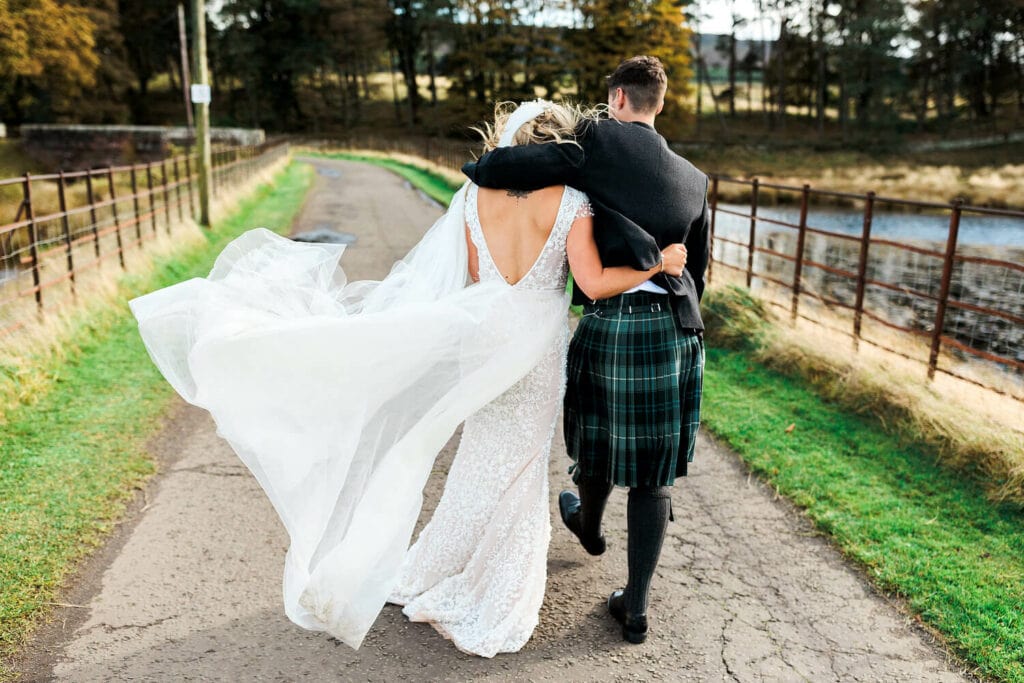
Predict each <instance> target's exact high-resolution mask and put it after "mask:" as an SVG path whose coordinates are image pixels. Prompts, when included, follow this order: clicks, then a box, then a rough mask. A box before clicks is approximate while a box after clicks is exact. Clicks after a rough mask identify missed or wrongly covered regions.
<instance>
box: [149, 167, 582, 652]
mask: <svg viewBox="0 0 1024 683" xmlns="http://www.w3.org/2000/svg"><path fill="white" fill-rule="evenodd" d="M467 186H468V184H467V185H466V186H463V188H462V189H461V190H460V191H459V192H458V193H456V195H455V197H454V198H453V200H452V203H451V206H450V207H449V210H448V212H447V213H446V214H445V215H444V216H443V217H442V218H441V219H439V220H438V221H437V223H435V224H434V226H433V227H432V228H431V229H430V230H429V231H427V233H426V234H425V235H424V237H423V239H422V240H421V241H420V243H419V244H418V245H417V246H416V247H415V248H414V249H413V250H412V251H411V252H410V253H409V254H408V255H407V256H406V257H405V258H403V259H402V260H401V261H399V262H398V263H396V264H395V266H394V267H393V269H392V270H391V272H390V274H389V275H388V276H387V277H385V278H384V279H383V280H380V281H359V282H348V281H347V278H346V276H345V272H344V270H343V268H342V267H341V266H340V264H339V260H340V259H341V257H342V254H343V251H344V247H343V246H341V245H322V244H303V243H297V242H292V241H291V240H289V239H287V238H284V237H281V236H279V235H276V234H274V233H273V232H271V231H269V230H265V229H255V230H250V231H248V232H246V233H244V234H243V235H241V236H240V237H239V238H237V239H236V240H234V241H233V242H232V243H230V244H229V245H228V246H227V247H226V248H225V249H224V251H223V252H222V253H221V254H220V256H218V258H217V261H216V263H215V264H214V267H213V270H212V271H211V272H210V274H209V276H208V277H205V278H193V279H191V280H187V281H185V282H181V283H179V284H176V285H172V286H170V287H166V288H164V289H161V290H157V291H155V292H152V293H150V294H147V295H145V296H142V297H139V298H137V299H134V300H132V301H131V302H130V304H131V309H132V312H133V313H134V314H135V317H136V318H137V320H138V323H139V332H140V334H141V336H142V339H143V341H144V342H145V344H146V348H147V350H148V351H149V354H150V357H151V358H152V360H153V362H154V363H155V364H156V366H157V367H158V368H159V369H160V371H161V373H162V374H163V375H164V377H165V378H166V379H167V380H168V382H170V384H171V385H172V386H173V387H174V389H175V390H176V391H177V392H178V393H179V394H180V395H181V396H182V397H183V398H184V399H185V400H186V401H188V402H190V403H192V404H194V405H197V406H199V407H202V408H205V409H206V410H208V411H209V412H210V414H211V416H212V417H213V419H214V421H215V422H216V425H217V433H218V434H219V435H220V436H221V437H223V438H224V439H225V440H226V441H228V443H229V444H230V445H231V447H232V448H233V449H234V451H235V452H236V453H237V454H238V456H239V458H240V459H241V460H242V462H243V463H245V465H246V466H247V467H248V468H249V470H250V471H251V472H252V474H253V476H254V477H255V478H256V479H257V481H258V482H259V484H260V486H261V487H262V488H263V490H264V492H265V493H266V495H267V497H268V499H269V501H270V502H271V504H272V505H273V506H274V509H275V510H276V512H277V514H278V516H279V517H280V519H281V522H282V524H283V525H284V527H285V529H286V531H287V532H288V535H289V539H290V545H289V548H288V553H287V556H286V557H285V558H284V560H285V561H284V581H283V584H284V585H283V597H284V609H285V613H286V614H287V615H288V618H289V619H291V620H292V621H293V622H295V623H296V624H298V625H299V626H301V627H303V628H306V629H310V630H316V631H326V632H327V633H330V634H331V635H333V636H335V637H336V638H338V639H339V640H341V641H343V642H344V643H346V644H348V645H350V646H351V647H353V648H358V647H359V646H360V644H361V643H362V641H363V638H364V637H365V635H366V633H367V631H368V630H369V628H370V627H371V626H372V624H373V622H374V621H375V620H376V618H377V616H378V615H379V613H380V611H381V609H382V608H383V606H384V604H385V603H386V601H387V599H388V598H389V597H401V596H404V597H405V598H406V602H408V603H409V604H408V605H407V609H408V610H409V613H410V614H412V615H413V616H414V618H422V619H430V620H432V621H434V622H435V623H436V624H438V626H439V627H440V628H442V629H448V630H449V632H450V633H451V634H452V635H453V636H455V637H456V638H457V640H456V642H457V643H460V647H464V648H465V649H467V650H468V651H475V652H478V653H480V654H487V653H490V654H493V653H494V652H497V651H501V650H505V649H514V648H515V647H517V646H518V645H521V644H522V643H523V642H525V640H526V638H527V637H529V633H530V631H531V630H532V628H533V624H534V623H535V622H536V616H537V610H538V608H539V606H540V601H541V596H542V593H543V584H544V563H543V562H544V555H545V550H546V548H547V538H548V529H547V523H548V522H547V505H546V503H545V501H546V496H547V489H546V486H547V485H546V482H545V477H544V473H545V468H544V464H543V461H544V459H545V458H546V457H547V448H548V445H549V441H550V438H551V432H552V429H553V426H554V416H555V413H556V411H557V408H558V403H559V395H560V393H561V387H562V381H563V380H562V374H563V370H562V362H563V357H564V353H565V335H566V332H565V327H566V309H567V305H568V299H567V296H566V294H565V289H564V288H565V278H566V265H565V233H566V232H567V231H568V229H569V225H570V224H571V223H572V218H573V216H574V215H576V213H577V212H578V211H581V210H584V209H583V207H585V206H586V204H585V199H584V198H583V196H582V195H580V194H579V193H578V192H575V191H573V190H566V193H565V195H564V197H563V200H562V205H561V208H560V211H559V214H558V220H557V224H556V226H555V228H554V229H553V230H552V233H551V237H550V239H549V240H548V243H547V244H546V246H545V247H544V250H543V252H542V254H541V256H540V257H539V258H538V259H537V263H536V264H535V265H534V266H533V268H532V270H531V271H530V272H529V273H528V275H527V276H526V277H525V278H524V279H523V281H522V282H520V283H518V284H517V285H516V286H514V287H513V286H509V285H508V284H506V283H505V282H504V281H503V280H502V279H501V277H500V276H499V275H498V273H497V271H496V269H495V267H494V265H493V262H492V261H491V260H490V257H489V255H488V252H487V248H486V244H485V243H484V240H483V237H482V232H481V230H480V227H479V221H478V220H476V218H475V217H476V202H475V189H474V190H473V191H472V194H473V199H474V201H473V202H471V203H470V210H469V211H468V214H467V211H466V208H465V206H466V202H465V197H466V191H467ZM467 215H468V216H469V218H470V224H471V225H472V226H474V227H473V235H474V240H475V241H476V243H477V247H478V249H479V251H480V270H481V279H482V282H480V283H479V284H473V285H471V286H467V263H468V254H467V251H468V250H467V246H466V239H465V230H466V228H465V226H466V217H467ZM513 387H514V388H513ZM492 401H494V403H493V404H491V402H492ZM489 404H490V405H489ZM467 419H468V424H467V427H466V432H465V435H464V438H463V442H464V444H465V448H464V449H463V452H462V453H461V454H460V457H459V458H458V460H457V464H456V467H455V470H454V471H453V474H452V479H451V483H450V486H449V488H448V490H447V491H446V493H445V501H444V502H443V503H442V505H441V507H440V508H439V511H438V514H437V516H436V519H435V521H434V522H433V523H432V524H431V530H430V531H429V532H425V533H424V535H422V536H421V539H420V541H419V542H418V543H417V545H416V547H415V548H414V549H413V551H412V552H411V554H410V552H409V543H410V540H411V538H412V533H413V529H414V527H415V525H416V520H417V518H418V517H419V514H420V510H421V508H422V502H423V501H422V491H423V487H424V485H425V484H426V481H427V478H428V477H429V475H430V472H431V470H432V468H433V464H434V461H435V459H436V457H437V454H438V453H439V452H440V450H441V449H442V448H443V447H444V444H445V443H446V442H447V441H448V440H449V439H450V438H451V436H452V434H453V433H454V432H455V430H456V429H457V427H458V426H459V424H461V423H463V422H464V421H467ZM502 446H504V447H505V448H501V447H502ZM485 483H486V485H487V486H488V487H489V488H487V489H486V491H487V492H488V493H487V496H486V500H485V501H482V504H481V506H480V507H472V506H474V505H476V503H474V502H473V501H472V500H470V499H472V498H479V497H480V495H481V493H482V492H483V491H484V490H485V489H484V488H482V486H483V485H484V484H485ZM470 488H472V492H470ZM407 558H408V561H406V560H407ZM420 572H422V576H417V574H418V573H420ZM396 587H397V588H396ZM520 591H523V592H520Z"/></svg>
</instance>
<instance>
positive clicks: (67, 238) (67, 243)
mask: <svg viewBox="0 0 1024 683" xmlns="http://www.w3.org/2000/svg"><path fill="white" fill-rule="evenodd" d="M57 199H58V201H59V202H60V223H61V229H62V231H63V233H64V248H65V249H66V250H67V254H68V277H69V278H70V280H71V296H73V297H77V296H78V292H77V291H76V290H75V255H74V253H73V252H74V249H73V246H72V244H71V221H70V220H69V219H68V198H67V181H66V180H65V179H64V171H61V172H60V174H59V175H58V176H57Z"/></svg>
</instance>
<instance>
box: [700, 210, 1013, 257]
mask: <svg viewBox="0 0 1024 683" xmlns="http://www.w3.org/2000/svg"><path fill="white" fill-rule="evenodd" d="M718 206H719V208H725V209H729V210H732V211H736V212H738V213H744V214H749V213H750V206H749V205H747V204H726V203H720V204H719V205H718ZM757 214H758V216H759V217H766V218H771V219H774V220H779V221H784V222H786V223H792V224H794V225H796V224H798V223H799V222H800V207H798V206H785V207H777V206H761V207H758V210H757ZM863 224H864V214H863V213H861V212H858V211H849V210H843V209H839V208H828V207H811V208H810V209H809V210H808V213H807V225H808V226H809V227H812V228H818V229H820V230H831V231H833V232H839V233H843V234H848V235H856V236H859V235H860V234H861V230H862V229H863ZM715 229H716V231H719V234H720V235H722V236H727V237H730V238H733V239H737V238H740V237H742V236H745V235H748V234H749V230H750V219H749V218H740V217H738V216H733V215H730V214H722V213H719V214H718V217H717V219H716V223H715ZM723 229H724V230H725V232H722V230H723ZM757 230H758V232H759V233H760V232H761V231H763V230H773V231H784V230H787V228H784V227H782V226H777V225H774V224H771V223H762V222H760V221H759V222H758V224H757ZM794 233H795V230H794ZM948 235H949V214H948V213H945V214H919V213H902V212H887V211H879V210H878V205H876V207H875V212H874V215H873V217H872V221H871V236H872V237H873V238H884V239H891V240H898V241H902V240H907V241H914V242H918V241H928V242H943V243H945V241H946V237H947V236H948ZM957 243H958V244H959V245H963V246H968V245H969V246H999V247H1021V248H1024V218H1007V217H1003V216H978V215H970V214H964V215H963V216H962V217H961V219H960V231H959V237H958V240H957Z"/></svg>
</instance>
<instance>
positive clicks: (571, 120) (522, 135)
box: [473, 102, 602, 152]
mask: <svg viewBox="0 0 1024 683" xmlns="http://www.w3.org/2000/svg"><path fill="white" fill-rule="evenodd" d="M518 108H519V105H518V104H516V103H515V102H499V103H498V104H496V105H494V123H493V124H491V123H485V124H484V127H483V128H473V130H475V131H476V132H478V133H480V135H481V137H483V139H484V151H485V152H490V151H491V150H492V149H494V148H495V147H497V146H498V141H499V140H501V135H502V133H504V131H505V126H506V124H507V123H508V119H509V117H510V116H512V112H514V111H515V110H516V109H518ZM601 114H602V108H601V107H600V106H598V107H584V106H583V105H579V104H561V103H556V102H551V103H550V104H549V106H548V107H547V108H546V109H545V110H544V112H543V113H541V114H539V115H538V116H536V117H535V118H533V119H532V120H530V121H527V122H526V123H524V124H523V125H522V126H520V127H519V130H518V131H516V134H515V136H514V137H513V138H512V144H514V145H534V144H540V143H542V142H571V143H573V144H577V143H576V131H577V129H578V128H579V125H580V124H581V123H583V122H584V121H587V120H592V121H593V120H597V119H598V118H599V117H600V116H601Z"/></svg>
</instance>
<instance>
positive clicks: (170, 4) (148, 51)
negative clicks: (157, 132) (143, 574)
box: [117, 0, 188, 122]
mask: <svg viewBox="0 0 1024 683" xmlns="http://www.w3.org/2000/svg"><path fill="white" fill-rule="evenodd" d="M181 1H182V2H184V3H185V4H186V7H185V9H186V12H187V10H188V0H181ZM178 2H179V0H119V1H118V3H117V5H118V13H119V14H120V16H121V33H122V35H123V37H124V59H125V62H126V63H127V65H128V67H129V68H130V69H131V75H132V78H133V80H134V85H132V86H129V87H128V88H127V93H126V94H127V98H128V105H129V106H130V107H131V110H132V120H133V121H135V122H143V121H148V120H149V119H150V116H151V114H150V111H151V108H150V96H149V82H150V81H151V80H153V77H154V76H156V75H157V74H160V73H164V72H165V71H168V70H170V71H171V72H172V73H173V72H174V70H175V69H178V68H180V67H178V65H179V63H180V58H179V55H180V45H179V38H178V22H177V6H178ZM179 111H180V110H179Z"/></svg>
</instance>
